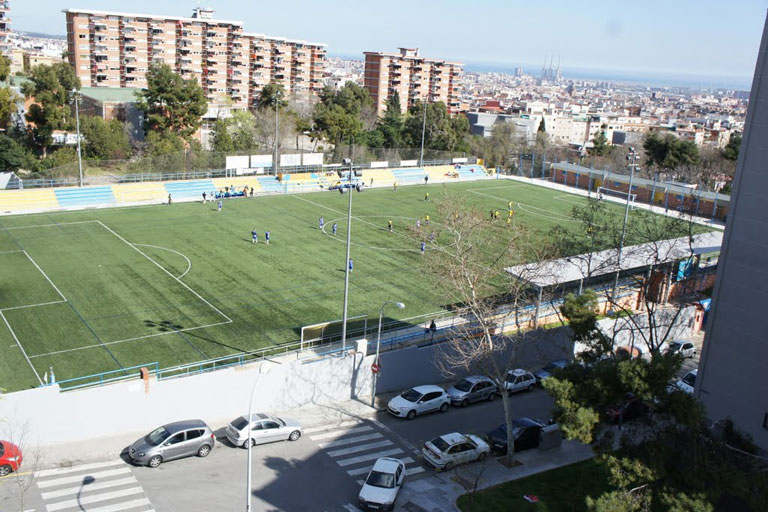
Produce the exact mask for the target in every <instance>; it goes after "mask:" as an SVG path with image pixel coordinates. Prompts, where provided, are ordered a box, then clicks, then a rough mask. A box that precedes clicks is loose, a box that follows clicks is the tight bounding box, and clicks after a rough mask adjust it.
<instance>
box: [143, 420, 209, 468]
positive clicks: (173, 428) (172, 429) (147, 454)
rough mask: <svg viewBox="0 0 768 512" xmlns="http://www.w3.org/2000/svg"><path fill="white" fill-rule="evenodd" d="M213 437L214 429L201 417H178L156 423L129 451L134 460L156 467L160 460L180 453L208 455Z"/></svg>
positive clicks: (188, 455)
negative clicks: (164, 423)
mask: <svg viewBox="0 0 768 512" xmlns="http://www.w3.org/2000/svg"><path fill="white" fill-rule="evenodd" d="M215 441H216V439H215V437H214V435H213V431H212V430H211V429H210V427H208V425H206V424H205V422H204V421H202V420H185V421H177V422H175V423H168V424H167V425H163V426H162V427H158V428H156V429H155V430H153V431H152V432H150V433H149V434H147V435H146V436H144V437H142V438H141V439H139V440H137V441H136V442H134V443H133V444H132V445H131V446H130V448H129V449H128V455H129V456H130V457H131V460H133V462H135V463H136V464H141V465H142V466H144V465H146V466H149V467H151V468H156V467H158V466H159V465H160V464H162V463H163V462H166V461H169V460H173V459H180V458H182V457H190V456H192V455H197V456H198V457H207V456H208V454H209V453H211V450H213V446H214V444H215Z"/></svg>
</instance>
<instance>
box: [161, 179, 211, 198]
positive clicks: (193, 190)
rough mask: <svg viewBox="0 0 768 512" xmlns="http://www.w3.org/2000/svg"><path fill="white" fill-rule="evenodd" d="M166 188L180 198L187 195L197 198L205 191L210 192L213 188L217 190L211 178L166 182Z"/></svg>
mask: <svg viewBox="0 0 768 512" xmlns="http://www.w3.org/2000/svg"><path fill="white" fill-rule="evenodd" d="M165 190H166V192H168V193H169V194H171V195H172V196H173V197H175V198H178V199H184V198H187V197H192V198H195V199H197V198H199V197H201V196H202V195H203V192H205V193H206V194H210V193H211V191H212V190H216V186H215V185H214V184H213V181H211V180H198V181H176V182H170V183H166V184H165Z"/></svg>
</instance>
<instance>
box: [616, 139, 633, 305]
mask: <svg viewBox="0 0 768 512" xmlns="http://www.w3.org/2000/svg"><path fill="white" fill-rule="evenodd" d="M636 160H637V151H635V148H633V147H632V146H630V147H629V154H628V155H627V161H629V162H630V163H629V190H627V204H626V207H625V208H624V223H623V224H622V226H621V239H620V240H619V253H618V255H617V257H616V263H617V269H616V276H615V277H614V280H613V291H612V292H611V295H612V296H613V297H614V298H615V296H616V288H617V287H618V286H619V272H621V254H622V253H623V252H624V236H625V235H626V233H627V220H628V219H629V198H630V197H631V196H632V180H633V179H634V177H635V167H637V164H636V163H635V162H636Z"/></svg>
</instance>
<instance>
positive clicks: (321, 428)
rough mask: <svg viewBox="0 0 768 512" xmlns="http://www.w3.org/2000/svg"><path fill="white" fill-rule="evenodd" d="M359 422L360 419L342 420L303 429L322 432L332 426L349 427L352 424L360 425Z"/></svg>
mask: <svg viewBox="0 0 768 512" xmlns="http://www.w3.org/2000/svg"><path fill="white" fill-rule="evenodd" d="M359 424H360V421H358V420H351V421H342V422H341V423H334V424H333V425H321V426H319V427H310V428H305V429H303V430H304V433H305V434H312V433H314V432H322V431H323V430H329V429H332V428H342V427H348V426H350V425H359Z"/></svg>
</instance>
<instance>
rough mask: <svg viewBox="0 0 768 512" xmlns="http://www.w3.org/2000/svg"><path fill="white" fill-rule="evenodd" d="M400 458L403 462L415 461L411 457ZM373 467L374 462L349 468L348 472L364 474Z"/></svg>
mask: <svg viewBox="0 0 768 512" xmlns="http://www.w3.org/2000/svg"><path fill="white" fill-rule="evenodd" d="M400 460H401V461H403V464H411V463H412V462H414V460H413V459H412V458H410V457H405V458H402V459H400ZM371 468H373V464H371V465H370V466H363V467H361V468H355V469H350V470H347V474H348V475H349V476H357V475H363V474H365V473H368V472H369V471H370V470H371Z"/></svg>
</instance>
